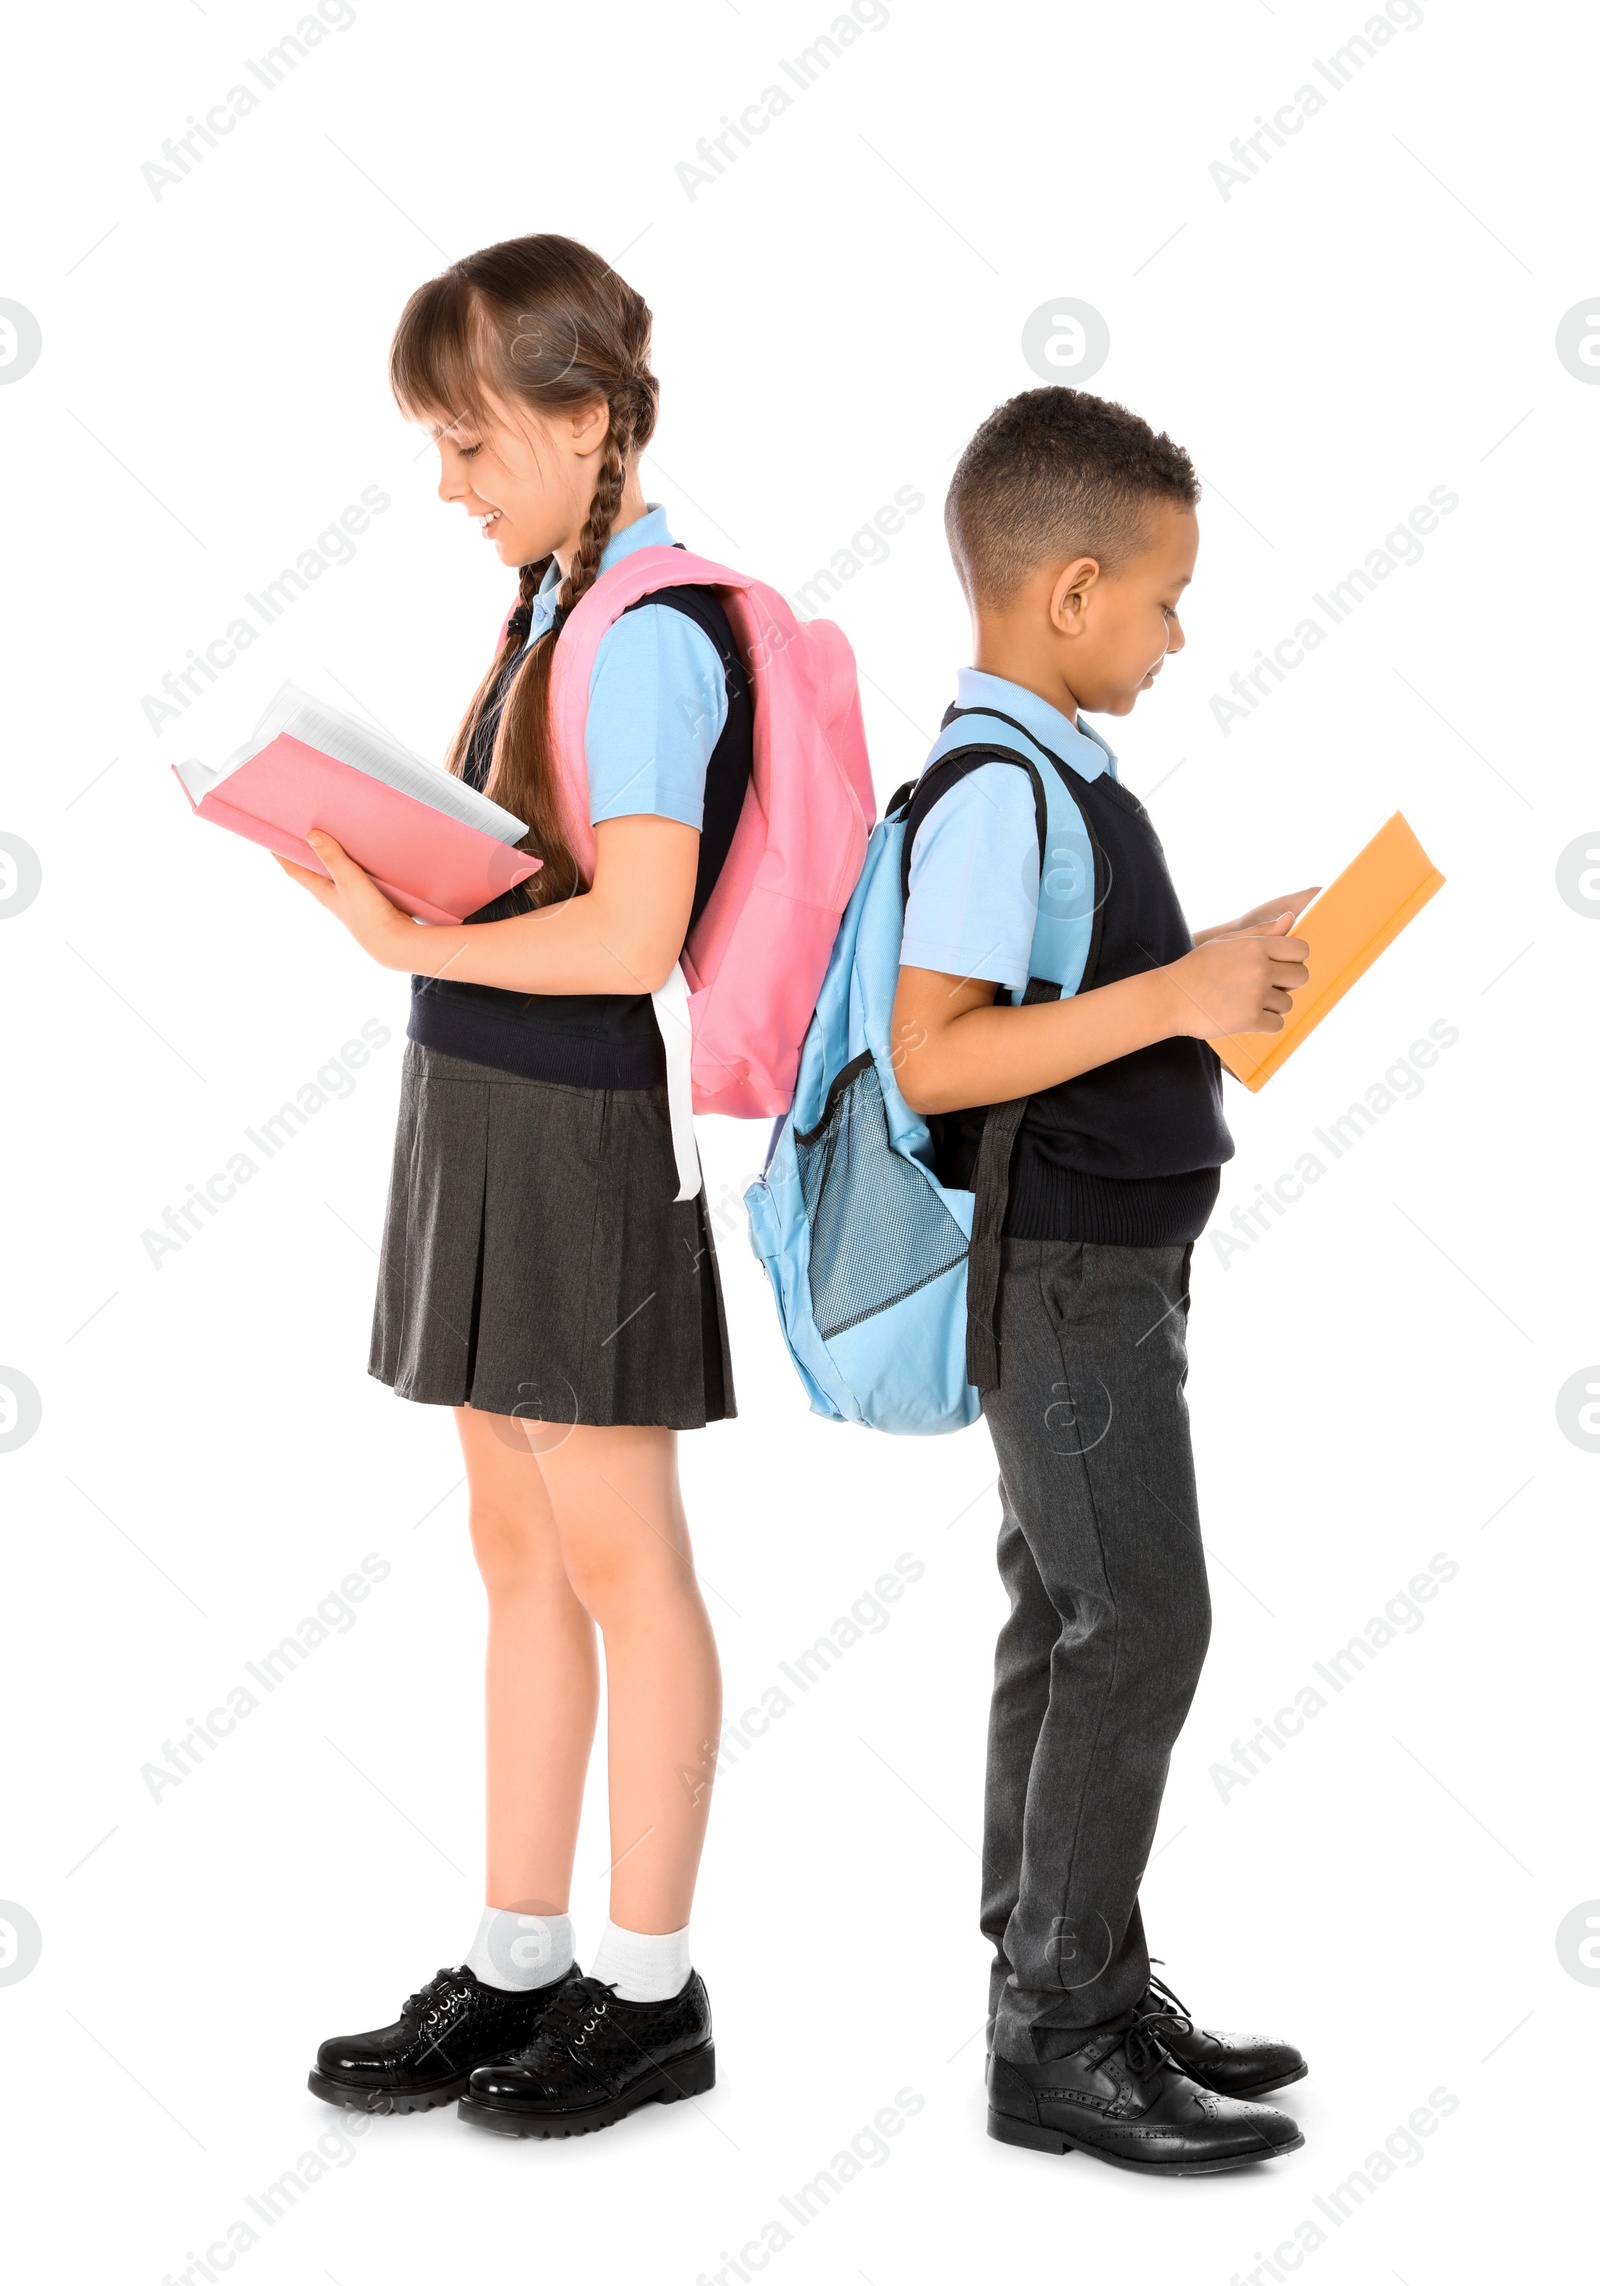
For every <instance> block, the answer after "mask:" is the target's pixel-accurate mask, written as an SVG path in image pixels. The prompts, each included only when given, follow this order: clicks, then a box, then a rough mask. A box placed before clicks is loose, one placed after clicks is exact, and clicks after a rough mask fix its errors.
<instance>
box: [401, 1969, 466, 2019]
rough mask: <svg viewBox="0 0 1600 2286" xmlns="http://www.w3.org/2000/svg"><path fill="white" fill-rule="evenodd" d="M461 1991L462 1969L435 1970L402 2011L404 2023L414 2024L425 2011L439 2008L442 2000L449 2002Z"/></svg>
mask: <svg viewBox="0 0 1600 2286" xmlns="http://www.w3.org/2000/svg"><path fill="white" fill-rule="evenodd" d="M460 1989H462V1976H461V1971H460V1969H451V1968H442V1969H437V1970H435V1972H434V1974H433V1975H432V1976H431V1977H429V1979H428V1981H427V1983H426V1984H425V1985H424V1986H423V1987H422V1990H421V1991H420V1992H414V1993H412V1995H411V1997H410V1998H409V2000H407V2002H406V2004H405V2006H404V2008H402V2009H401V2011H400V2015H401V2019H402V2021H403V2022H405V2023H407V2024H414V2023H415V2022H416V2020H417V2018H418V2017H419V2016H421V2015H422V2014H423V2012H424V2011H425V2010H432V2009H435V2008H437V2007H438V2005H439V2003H440V2002H441V2001H442V2000H447V1999H448V1998H449V1997H450V1995H451V1994H452V1993H454V1992H456V1991H459V1990H460Z"/></svg>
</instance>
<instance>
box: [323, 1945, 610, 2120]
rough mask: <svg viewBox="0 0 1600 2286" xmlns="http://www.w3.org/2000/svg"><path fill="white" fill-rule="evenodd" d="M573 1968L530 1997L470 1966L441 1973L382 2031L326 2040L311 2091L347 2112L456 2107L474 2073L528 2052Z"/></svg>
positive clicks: (570, 1979)
mask: <svg viewBox="0 0 1600 2286" xmlns="http://www.w3.org/2000/svg"><path fill="white" fill-rule="evenodd" d="M577 1975H578V1972H577V1970H576V1969H575V1968H571V1969H568V1971H567V1973H566V1975H565V1976H564V1977H559V1978H557V1980H556V1981H555V1983H553V1984H541V1985H539V1986H537V1987H536V1988H535V1989H534V1990H533V1991H532V1992H502V1991H501V1990H500V1988H499V1986H498V1985H493V1984H480V1983H479V1981H478V1979H477V1978H476V1977H475V1976H474V1975H473V1973H472V1971H471V1969H469V1968H458V1969H440V1971H439V1973H438V1975H437V1976H435V1977H433V1978H432V1979H430V1981H429V1982H428V1983H427V1984H425V1985H424V1986H423V1988H422V1990H421V1991H420V1992H414V1993H413V1994H412V1995H411V1998H410V1999H409V2000H408V2001H407V2002H406V2004H405V2006H404V2008H402V2009H401V2011H400V2016H399V2021H398V2022H397V2023H394V2024H384V2025H381V2026H380V2027H379V2028H378V2030H377V2031H376V2032H350V2033H347V2034H345V2036H344V2037H343V2038H342V2039H334V2040H324V2041H323V2043H322V2046H321V2047H320V2048H319V2049H318V2050H317V2068H316V2070H315V2071H314V2072H313V2073H312V2075H311V2077H310V2080H309V2081H308V2082H307V2085H308V2086H309V2087H310V2090H311V2093H312V2094H313V2095H315V2096H321V2098H322V2100H323V2102H324V2103H338V2104H343V2105H344V2106H345V2108H346V2109H347V2110H349V2111H431V2110H432V2109H433V2107H434V2106H435V2105H436V2104H441V2103H452V2102H454V2100H455V2098H456V2097H457V2096H459V2095H460V2094H461V2093H462V2091H463V2090H464V2089H465V2087H466V2085H467V2081H468V2079H469V2078H470V2077H471V2075H472V2072H473V2070H474V2068H475V2067H476V2066H477V2065H479V2064H487V2063H491V2062H492V2061H493V2060H494V2058H495V2057H496V2056H509V2055H511V2054H512V2053H513V2051H514V2050H516V2049H518V2048H523V2047H526V2045H527V2043H528V2041H529V2040H530V2039H531V2038H532V2037H533V2034H534V2032H535V2030H536V2029H537V2027H538V2025H539V2023H540V2020H541V2019H542V2018H543V2016H544V2014H545V2012H546V2010H547V2009H549V2008H550V2006H551V2005H552V2003H553V2002H554V2001H555V1999H556V1997H557V1995H558V1994H559V1993H560V1992H561V1991H562V1990H563V1989H564V1987H566V1986H567V1985H569V1984H572V1983H573V1982H575V1981H576V1979H577Z"/></svg>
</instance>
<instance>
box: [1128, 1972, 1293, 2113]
mask: <svg viewBox="0 0 1600 2286" xmlns="http://www.w3.org/2000/svg"><path fill="white" fill-rule="evenodd" d="M1133 2012H1134V2014H1135V2016H1139V2017H1150V2016H1170V2017H1171V2018H1172V2019H1173V2022H1174V2024H1176V2023H1177V2021H1178V2020H1179V2019H1181V2020H1182V2021H1183V2022H1184V2023H1185V2024H1187V2025H1188V2026H1189V2029H1188V2031H1187V2032H1178V2031H1176V2030H1174V2031H1172V2032H1169V2034H1168V2035H1167V2046H1168V2047H1169V2048H1170V2049H1171V2050H1172V2053H1173V2054H1174V2055H1175V2056H1176V2057H1177V2059H1178V2062H1179V2063H1180V2064H1181V2065H1182V2067H1183V2069H1184V2070H1185V2071H1186V2072H1187V2073H1188V2075H1189V2077H1190V2079H1192V2080H1198V2081H1199V2082H1200V2085H1201V2086H1202V2087H1203V2088H1211V2089H1212V2090H1213V2091H1214V2092H1215V2093H1216V2094H1217V2095H1228V2096H1259V2095H1270V2094H1271V2092H1272V2090H1273V2089H1274V2088H1286V2087H1289V2086H1292V2084H1293V2083H1294V2081H1296V2080H1303V2079H1304V2078H1305V2076H1306V2074H1307V2072H1308V2071H1310V2069H1311V2066H1310V2065H1309V2064H1308V2063H1307V2062H1306V2060H1305V2058H1304V2056H1302V2055H1301V2053H1300V2051H1299V2049H1298V2048H1291V2047H1290V2045H1289V2043H1288V2041H1287V2040H1269V2039H1268V2038H1267V2035H1266V2034H1265V2033H1264V2032H1203V2031H1202V2030H1201V2029H1200V2027H1199V2025H1198V2024H1196V2023H1194V2022H1193V2021H1192V2020H1191V2018H1190V2015H1189V2011H1188V2010H1187V2009H1186V2008H1185V2007H1184V2005H1183V2002H1182V2001H1181V2000H1180V1999H1179V1998H1178V1996H1177V1994H1176V1993H1175V1992H1174V1991H1173V1989H1172V1987H1171V1986H1170V1985H1168V1984H1163V1983H1162V1981H1161V1979H1160V1977H1158V1976H1153V1977H1152V1978H1151V1979H1150V1984H1149V1988H1148V1990H1147V1991H1146V1992H1145V1994H1144V1997H1143V1998H1142V1999H1140V2000H1136V2001H1135V2002H1134V2004H1133Z"/></svg>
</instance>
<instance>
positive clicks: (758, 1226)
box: [745, 708, 1109, 1436]
mask: <svg viewBox="0 0 1600 2286" xmlns="http://www.w3.org/2000/svg"><path fill="white" fill-rule="evenodd" d="M1081 728H1082V734H1083V735H1085V736H1088V737H1091V738H1093V737H1094V733H1093V732H1092V731H1089V730H1088V728H1087V725H1083V726H1081ZM1095 743H1096V744H1097V745H1100V746H1102V747H1103V746H1104V741H1103V740H1099V739H1096V740H1095ZM1106 751H1107V752H1109V749H1106ZM977 756H981V757H982V758H983V760H984V761H1009V762H1015V763H1016V764H1017V765H1018V766H1019V767H1020V768H1021V769H1024V770H1026V771H1027V773H1028V775H1029V777H1030V779H1031V780H1032V782H1033V791H1034V807H1035V813H1036V815H1037V818H1038V825H1039V875H1040V878H1039V918H1038V923H1037V926H1036V927H1035V930H1034V936H1033V948H1032V952H1031V955H1030V959H1029V969H1030V976H1029V982H1028V987H1027V991H1026V993H1025V994H1023V995H1022V996H1021V997H1022V999H1023V1000H1025V1001H1027V1002H1033V1001H1037V1000H1054V999H1056V998H1058V997H1059V996H1060V995H1061V994H1062V993H1063V992H1068V993H1070V992H1076V991H1078V990H1079V989H1080V988H1081V987H1084V986H1086V985H1087V984H1088V982H1089V981H1090V978H1091V976H1092V974H1093V969H1094V960H1095V954H1096V951H1097V948H1098V939H1099V929H1098V925H1097V922H1098V914H1099V910H1100V906H1101V903H1102V901H1103V898H1104V894H1105V880H1104V860H1103V858H1102V857H1101V855H1100V852H1099V850H1098V848H1097V846H1096V844H1095V842H1094V840H1093V837H1092V835H1091V833H1090V830H1089V828H1088V826H1087V824H1086V822H1085V819H1084V816H1083V813H1082V811H1081V810H1080V808H1079V806H1078V804H1077V803H1076V802H1075V801H1074V800H1073V797H1072V793H1071V779H1072V775H1073V773H1072V771H1071V768H1070V766H1069V765H1068V764H1067V763H1065V762H1064V761H1062V760H1061V758H1060V757H1059V756H1058V755H1056V754H1053V753H1052V752H1051V751H1050V750H1049V748H1047V747H1045V746H1043V745H1041V744H1040V742H1039V741H1038V740H1037V739H1036V738H1034V737H1033V735H1032V733H1031V732H1029V731H1027V730H1025V729H1024V728H1023V726H1022V725H1021V724H1020V723H1018V722H1013V721H1012V720H1011V718H1010V717H1009V716H1007V715H1001V714H994V713H992V712H990V710H989V709H988V708H981V709H979V708H962V709H953V710H952V712H951V713H950V714H949V715H947V716H946V718H945V724H944V728H943V729H942V730H941V732H940V734H939V737H938V738H937V739H936V740H935V742H934V746H933V750H932V752H931V753H930V755H929V757H928V763H927V767H926V768H925V770H924V772H923V775H922V777H921V778H920V779H919V780H917V781H916V782H915V784H914V785H910V786H903V787H902V788H901V789H900V791H899V792H898V793H897V794H896V795H895V796H894V797H893V798H892V799H891V801H890V803H889V807H888V810H887V812H886V814H885V816H884V819H883V822H882V823H881V824H880V825H879V826H877V827H876V828H875V829H874V832H873V835H872V839H871V841H870V843H869V844H868V847H867V857H866V864H865V866H864V868H863V870H862V874H861V878H860V880H859V882H858V883H857V885H856V890H855V894H854V896H853V897H852V898H851V900H850V903H849V905H848V907H847V908H846V911H845V915H844V919H843V921H842V922H841V923H840V927H839V935H838V938H837V940H836V942H835V944H834V948H833V957H832V958H831V960H830V961H829V963H828V971H827V975H826V976H825V978H824V979H823V985H822V993H821V997H820V998H819V1000H818V1002H817V1010H816V1014H815V1016H814V1017H813V1018H812V1021H811V1026H810V1029H809V1031H808V1032H807V1033H806V1037H805V1044H804V1046H803V1048H802V1049H801V1053H800V1073H799V1078H798V1080H797V1082H796V1085H795V1096H794V1103H793V1106H792V1107H791V1109H790V1110H789V1112H788V1113H787V1114H786V1115H785V1117H784V1118H782V1119H781V1120H779V1122H778V1123H777V1126H776V1127H775V1129H774V1131H773V1139H772V1148H771V1150H770V1152H769V1153H768V1157H767V1166H766V1171H765V1173H764V1174H763V1175H762V1176H761V1177H760V1178H759V1180H758V1181H756V1182H754V1183H752V1184H751V1186H750V1188H749V1189H748V1190H747V1191H746V1193H745V1204H746V1206H747V1207H748V1208H749V1210H750V1236H751V1243H752V1245H753V1246H754V1248H755V1251H756V1254H757V1257H758V1258H759V1259H760V1260H761V1261H762V1262H763V1263H764V1264H765V1265H766V1270H767V1275H768V1277H769V1278H770V1279H771V1281H772V1290H773V1293H774V1295H775V1296H776V1299H777V1304H778V1315H779V1318H780V1320H781V1322H782V1325H783V1335H784V1340H785V1341H786V1343H787V1344H788V1348H789V1354H790V1356H791V1357H792V1358H793V1359H794V1362H795V1367H796V1369H797V1371H798V1372H799V1375H800V1379H801V1381H802V1382H803V1383H804V1385H805V1390H806V1395H807V1396H808V1397H809V1399H810V1401H811V1410H812V1411H813V1412H814V1413H822V1414H825V1415H826V1416H827V1417H828V1418H829V1419H830V1420H836V1421H859V1422H862V1423H864V1424H865V1425H866V1426H867V1427H868V1428H873V1429H887V1430H889V1431H891V1432H892V1433H894V1434H897V1435H901V1436H939V1435H942V1434H943V1433H944V1432H945V1431H947V1430H950V1429H963V1428H965V1427H967V1425H968V1424H969V1423H970V1422H972V1421H975V1420H976V1419H977V1418H978V1414H979V1411H980V1409H981V1408H980V1393H981V1392H982V1391H983V1390H985V1389H992V1388H994V1387H996V1386H997V1385H998V1382H999V1359H998V1352H997V1349H996V1344H995V1334H994V1312H995V1302H996V1298H997V1294H998V1289H999V1275H1000V1233H1001V1227H1002V1225H1003V1223H1004V1220H1005V1210H1006V1191H1007V1185H1008V1178H1009V1171H1010V1164H1011V1154H1012V1147H1013V1145H1014V1144H1015V1141H1016V1136H1017V1129H1018V1127H1019V1126H1020V1124H1021V1120H1022V1114H1023V1111H1024V1110H1025V1108H1026V1099H1025V1098H1023V1099H1019V1100H1018V1101H1016V1102H1014V1103H1007V1104H996V1105H994V1106H992V1107H991V1109H990V1111H989V1113H988V1116H987V1119H986V1120H985V1123H984V1132H983V1141H982V1145H981V1147H980V1150H979V1154H978V1165H977V1171H976V1175H975V1177H974V1182H975V1188H974V1189H973V1190H970V1191H965V1190H959V1191H958V1190H947V1189H945V1187H944V1186H943V1185H942V1184H941V1183H940V1182H939V1180H938V1178H937V1177H936V1175H935V1174H934V1171H933V1156H934V1154H933V1143H932V1138H931V1136H930V1134H929V1131H928V1123H927V1121H926V1120H925V1119H924V1118H923V1117H922V1116H921V1115H920V1114H919V1113H917V1112H915V1111H913V1110H912V1109H911V1108H910V1106H909V1105H908V1104H907V1102H906V1100H905V1098H904V1097H903V1096H902V1095H901V1093H900V1089H899V1087H898V1085H897V1084H896V1081H895V1055H894V1050H893V1046H892V1043H891V1039H890V1033H891V1028H892V1017H893V1010H894V996H895V987H896V985H897V983H898V982H899V975H900V939H901V934H902V930H903V925H904V921H905V894H906V881H907V877H908V874H909V869H910V850H909V839H908V837H909V835H910V833H911V832H912V830H913V828H912V825H911V823H910V817H911V810H912V802H913V798H914V797H917V796H918V795H919V794H920V795H921V797H922V798H921V799H918V800H917V802H916V824H918V825H920V823H921V821H922V818H923V816H925V815H926V812H927V809H928V808H929V807H931V802H929V801H928V799H927V797H928V795H929V794H932V795H933V796H934V798H935V799H936V798H937V795H938V793H942V792H944V791H946V790H948V787H949V786H950V785H953V784H954V783H955V782H956V779H957V778H958V777H959V776H962V775H964V774H965V773H964V771H962V770H961V769H960V768H958V767H957V766H958V765H959V764H961V763H962V762H966V764H967V766H968V767H969V768H970V767H976V766H977V763H976V762H975V760H973V759H972V758H974V757H977ZM936 770H937V771H938V773H939V780H938V781H935V779H934V777H933V773H934V772H935V771H936ZM940 781H942V782H940ZM1003 997H1005V998H1012V997H1014V996H1012V995H1003Z"/></svg>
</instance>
